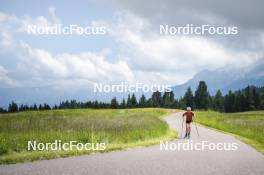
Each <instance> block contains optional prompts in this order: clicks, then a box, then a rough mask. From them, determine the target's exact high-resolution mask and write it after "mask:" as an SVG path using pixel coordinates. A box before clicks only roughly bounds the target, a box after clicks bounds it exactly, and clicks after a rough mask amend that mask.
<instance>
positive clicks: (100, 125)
mask: <svg viewBox="0 0 264 175" xmlns="http://www.w3.org/2000/svg"><path fill="white" fill-rule="evenodd" d="M171 112H172V111H171V110H165V109H118V110H111V109H104V110H93V109H75V110H50V111H29V112H19V113H9V114H0V163H1V164H3V163H16V162H23V161H33V160H39V159H51V158H57V157H67V156H72V155H81V154H90V153H92V152H93V151H87V150H83V151H78V150H71V151H51V150H49V151H28V150H27V144H28V141H30V140H35V141H37V142H43V143H50V142H54V141H55V140H61V141H62V142H63V143H66V142H69V141H78V142H82V143H87V142H92V143H100V142H104V143H106V144H107V145H106V150H104V151H102V152H105V151H111V150H118V149H124V148H128V147H133V146H146V145H151V144H155V143H158V142H159V141H160V140H171V139H173V138H175V137H176V133H175V131H171V130H170V129H169V127H168V125H167V124H166V122H165V121H163V120H162V116H165V115H167V114H170V113H171Z"/></svg>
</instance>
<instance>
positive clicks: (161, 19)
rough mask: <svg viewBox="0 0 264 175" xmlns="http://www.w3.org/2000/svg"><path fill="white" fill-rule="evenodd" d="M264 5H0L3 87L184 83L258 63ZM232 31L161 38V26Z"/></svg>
mask: <svg viewBox="0 0 264 175" xmlns="http://www.w3.org/2000/svg"><path fill="white" fill-rule="evenodd" d="M263 7H264V2H263V1H261V0H240V1H237V2H236V1H230V0H223V1H212V0H204V1H197V0H189V1H178V0H163V1H142V0H141V1H140V0H133V1H131V0H90V1H81V0H75V1H72V2H70V1H50V0H45V1H38V2H37V1H33V0H32V1H30V0H25V1H20V0H14V1H9V0H6V1H5V0H0V48H1V49H0V87H1V88H3V87H4V88H10V87H42V86H65V87H67V86H72V85H74V86H87V85H89V84H90V83H94V82H102V83H118V82H121V81H126V82H129V83H135V82H141V83H148V84H152V83H155V84H171V85H177V84H181V83H184V82H185V81H187V80H188V79H190V78H192V76H194V75H195V74H196V73H198V72H199V71H202V70H205V69H209V70H217V69H227V70H230V69H236V70H241V72H243V71H246V70H248V69H252V68H254V66H255V65H257V64H259V63H260V62H263V61H264V59H263V54H264V22H263V19H264V13H263V9H262V8H263ZM54 24H62V25H63V26H69V25H71V24H76V25H80V26H104V27H105V28H106V31H107V32H106V34H105V35H88V36H84V35H81V36H79V35H70V36H69V35H32V34H31V35H30V34H28V33H27V26H28V25H36V26H54ZM186 24H194V25H196V26H199V25H212V26H236V27H238V35H203V36H201V35H160V32H159V30H160V25H170V26H184V25H186Z"/></svg>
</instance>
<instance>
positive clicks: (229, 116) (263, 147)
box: [196, 111, 264, 153]
mask: <svg viewBox="0 0 264 175" xmlns="http://www.w3.org/2000/svg"><path fill="white" fill-rule="evenodd" d="M196 116H197V117H196V121H197V122H198V123H200V124H202V125H205V126H208V127H212V128H216V129H218V130H222V131H225V132H229V133H232V134H234V135H236V136H237V137H238V138H240V139H241V140H242V141H244V142H246V143H248V144H249V145H251V146H253V147H255V148H256V149H257V150H259V151H260V152H262V153H264V111H251V112H239V113H219V112H213V111H198V112H196Z"/></svg>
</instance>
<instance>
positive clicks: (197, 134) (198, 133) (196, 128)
mask: <svg viewBox="0 0 264 175" xmlns="http://www.w3.org/2000/svg"><path fill="white" fill-rule="evenodd" d="M194 125H195V129H196V132H197V135H198V137H200V135H199V132H198V128H197V125H196V122H195V121H194Z"/></svg>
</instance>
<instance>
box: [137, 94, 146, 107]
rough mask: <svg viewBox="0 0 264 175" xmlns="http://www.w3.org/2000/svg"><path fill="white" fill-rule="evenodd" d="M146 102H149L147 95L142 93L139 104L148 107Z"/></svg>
mask: <svg viewBox="0 0 264 175" xmlns="http://www.w3.org/2000/svg"><path fill="white" fill-rule="evenodd" d="M146 103H147V101H146V97H145V96H144V95H142V96H141V97H140V99H139V102H138V106H139V107H142V108H144V107H146Z"/></svg>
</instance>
